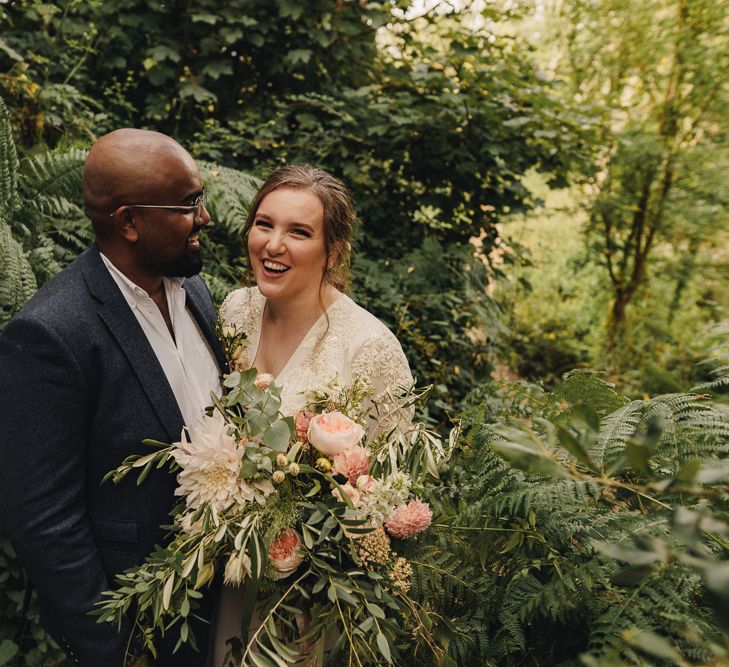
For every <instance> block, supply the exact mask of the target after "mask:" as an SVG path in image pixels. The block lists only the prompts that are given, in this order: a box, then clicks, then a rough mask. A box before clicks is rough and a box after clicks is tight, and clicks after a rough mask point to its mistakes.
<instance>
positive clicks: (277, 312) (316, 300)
mask: <svg viewBox="0 0 729 667" xmlns="http://www.w3.org/2000/svg"><path fill="white" fill-rule="evenodd" d="M338 296H339V291H338V290H337V289H336V288H335V287H333V286H331V285H324V286H323V287H322V288H321V292H319V290H317V291H315V292H312V293H311V294H310V295H308V296H307V297H304V298H302V297H301V296H299V297H297V298H296V299H290V300H288V299H287V300H279V299H267V300H266V312H265V317H266V319H267V320H268V321H269V322H270V323H272V324H278V323H286V322H292V321H295V322H304V321H307V320H312V321H316V320H317V319H319V317H320V316H321V314H322V313H323V312H324V311H325V310H326V309H327V308H329V306H330V305H331V304H332V303H334V301H336V300H337V297H338Z"/></svg>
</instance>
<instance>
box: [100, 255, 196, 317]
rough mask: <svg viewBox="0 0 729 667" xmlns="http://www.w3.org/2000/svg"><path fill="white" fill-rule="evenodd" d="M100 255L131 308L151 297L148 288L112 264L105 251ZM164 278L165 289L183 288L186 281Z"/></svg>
mask: <svg viewBox="0 0 729 667" xmlns="http://www.w3.org/2000/svg"><path fill="white" fill-rule="evenodd" d="M99 255H101V259H102V261H103V262H104V265H105V266H106V268H107V270H108V271H109V273H110V274H111V277H112V278H113V279H114V282H115V283H116V284H117V286H118V287H119V289H120V290H121V293H122V296H124V299H125V300H126V302H127V303H128V304H129V307H130V308H134V306H136V305H137V302H138V301H140V300H143V299H149V298H150V296H149V294H148V293H147V291H146V290H144V289H142V288H141V287H140V286H139V285H137V284H136V283H134V282H132V281H131V280H129V278H128V277H127V276H125V275H124V274H123V273H122V272H121V271H120V270H119V269H117V268H116V266H114V264H112V262H111V260H110V259H109V258H108V257H107V256H106V255H104V253H103V252H100V253H99ZM162 280H163V282H164V284H165V289H167V288H168V287H169V288H171V289H174V290H179V289H182V285H183V283H184V282H185V279H184V278H163V279H162Z"/></svg>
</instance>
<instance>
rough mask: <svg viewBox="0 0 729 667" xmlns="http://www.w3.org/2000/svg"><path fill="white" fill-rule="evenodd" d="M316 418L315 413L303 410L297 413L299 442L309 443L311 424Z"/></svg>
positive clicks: (297, 437)
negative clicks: (313, 418)
mask: <svg viewBox="0 0 729 667" xmlns="http://www.w3.org/2000/svg"><path fill="white" fill-rule="evenodd" d="M312 417H314V413H313V412H310V411H309V410H301V412H297V413H296V419H295V421H296V439H297V440H298V441H299V442H308V438H307V434H308V433H309V422H310V421H311V418H312Z"/></svg>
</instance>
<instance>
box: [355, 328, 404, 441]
mask: <svg viewBox="0 0 729 667" xmlns="http://www.w3.org/2000/svg"><path fill="white" fill-rule="evenodd" d="M352 373H353V375H359V376H361V377H365V378H367V379H368V380H369V381H370V383H371V384H372V386H373V387H374V390H375V391H374V396H373V401H374V402H375V403H377V404H378V406H379V408H380V410H379V415H378V417H379V418H378V420H377V421H378V423H377V424H376V425H375V426H374V430H373V432H372V433H370V439H372V438H374V437H376V436H377V434H379V433H380V432H387V431H389V430H391V429H393V428H395V429H396V431H397V432H398V433H404V432H405V431H407V430H408V428H409V427H410V424H411V423H412V419H413V409H412V408H407V409H399V408H397V406H396V405H394V404H393V403H392V402H391V401H389V400H388V399H387V395H388V392H389V393H391V394H395V395H397V393H398V390H399V389H405V390H407V389H410V387H411V386H412V384H413V376H412V373H411V372H410V366H409V365H408V360H407V359H406V358H405V353H404V352H403V351H402V347H401V346H400V343H399V342H398V340H397V338H395V336H394V335H393V334H392V333H391V332H390V331H389V330H385V331H383V332H381V333H377V334H373V335H372V336H370V338H369V339H367V341H365V343H364V344H363V345H362V347H361V348H360V349H359V351H358V353H357V355H356V356H355V358H354V360H353V361H352Z"/></svg>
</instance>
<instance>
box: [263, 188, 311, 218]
mask: <svg viewBox="0 0 729 667" xmlns="http://www.w3.org/2000/svg"><path fill="white" fill-rule="evenodd" d="M256 213H257V214H258V215H260V216H262V217H263V216H265V217H270V218H272V219H277V218H288V217H292V216H293V217H300V216H306V217H307V218H310V220H309V221H311V220H313V219H317V218H322V217H323V215H324V205H323V204H322V202H321V200H320V199H319V197H317V196H316V194H314V193H313V192H312V191H311V190H295V189H293V188H278V189H277V190H274V191H273V192H269V193H268V194H267V195H266V196H265V197H264V198H263V199H262V200H261V203H260V204H259V206H258V210H257V211H256Z"/></svg>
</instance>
